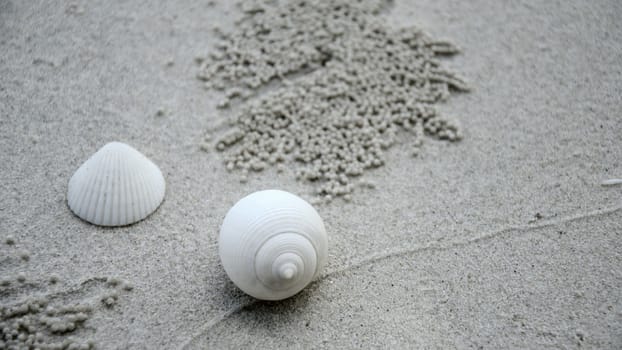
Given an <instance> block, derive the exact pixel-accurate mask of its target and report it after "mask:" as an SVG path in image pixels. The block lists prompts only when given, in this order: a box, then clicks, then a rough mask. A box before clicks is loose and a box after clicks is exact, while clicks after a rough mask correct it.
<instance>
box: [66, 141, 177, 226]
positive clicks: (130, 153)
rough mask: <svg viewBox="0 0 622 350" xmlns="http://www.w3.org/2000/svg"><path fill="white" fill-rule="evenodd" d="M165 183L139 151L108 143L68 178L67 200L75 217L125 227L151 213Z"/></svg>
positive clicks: (160, 201)
mask: <svg viewBox="0 0 622 350" xmlns="http://www.w3.org/2000/svg"><path fill="white" fill-rule="evenodd" d="M165 189H166V184H165V182H164V177H163V176H162V172H161V171H160V169H159V168H158V167H157V166H156V165H155V164H154V163H153V162H152V161H150V160H149V159H148V158H147V157H145V156H144V155H143V154H142V153H140V152H138V151H137V150H135V149H134V148H132V147H130V146H128V145H126V144H124V143H121V142H111V143H108V144H106V145H105V146H104V147H102V148H101V149H100V150H99V151H97V152H96V153H95V154H93V155H92V156H91V158H89V159H88V160H87V161H86V162H85V163H84V164H82V166H80V168H78V170H76V172H75V173H74V174H73V176H72V177H71V179H70V180H69V188H68V190H67V203H68V204H69V208H70V209H71V211H73V212H74V214H76V215H77V216H78V217H80V218H81V219H83V220H86V221H88V222H90V223H92V224H95V225H100V226H124V225H129V224H132V223H135V222H137V221H140V220H142V219H144V218H146V217H147V216H149V214H151V213H153V212H154V211H155V210H156V209H157V208H158V206H159V205H160V203H162V200H163V199H164V192H165Z"/></svg>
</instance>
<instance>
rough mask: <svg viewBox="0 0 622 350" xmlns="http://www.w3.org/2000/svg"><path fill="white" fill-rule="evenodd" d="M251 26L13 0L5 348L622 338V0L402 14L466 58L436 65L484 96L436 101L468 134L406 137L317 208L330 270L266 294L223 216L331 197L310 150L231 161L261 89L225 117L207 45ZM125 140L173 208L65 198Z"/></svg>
mask: <svg viewBox="0 0 622 350" xmlns="http://www.w3.org/2000/svg"><path fill="white" fill-rule="evenodd" d="M251 12H252V10H251ZM374 16H376V15H374ZM241 17H242V11H241V9H239V8H237V7H236V6H235V5H233V4H232V2H228V1H207V0H206V1H196V0H188V1H157V2H138V1H131V2H128V1H105V2H97V3H96V2H88V1H17V0H0V164H2V166H1V167H0V180H1V181H0V311H1V314H0V316H1V319H0V324H1V327H0V335H2V337H9V338H8V339H10V342H11V344H16V343H17V344H26V343H27V342H28V341H29V336H30V335H32V337H31V338H30V339H31V340H32V341H33V342H37V341H39V342H40V343H41V344H48V345H56V346H57V348H63V347H64V348H78V349H80V348H84V349H89V348H97V349H128V348H131V349H181V348H184V349H203V348H251V347H258V348H343V349H346V348H370V347H372V348H483V349H495V348H570V349H572V348H598V349H619V348H622V294H621V293H620V290H622V185H621V184H620V181H617V180H616V179H620V178H622V3H621V2H620V1H617V0H601V1H581V0H565V1H562V0H554V1H538V0H525V1H496V0H473V1H455V0H435V1H433V0H413V1H406V0H403V1H402V0H397V1H395V2H394V3H393V4H391V5H390V6H383V7H382V11H381V12H380V13H379V14H378V15H377V20H379V21H380V22H381V23H382V24H383V25H384V26H386V27H387V28H393V29H395V30H397V29H399V28H404V27H410V26H415V27H417V28H419V29H421V30H423V31H424V32H425V33H427V34H428V35H429V37H430V38H433V39H434V40H437V41H439V42H446V43H453V44H455V45H456V46H457V47H459V48H460V49H461V51H460V53H459V54H456V55H451V56H447V57H443V58H441V59H440V60H441V62H442V68H443V71H444V72H445V71H446V72H456V73H458V74H459V76H460V77H461V79H462V78H464V81H465V82H468V85H469V87H470V88H471V90H470V91H469V92H467V93H453V91H452V93H451V97H450V98H443V99H438V100H435V101H434V106H433V107H434V109H435V111H436V113H438V115H439V116H447V117H448V118H452V120H455V121H456V123H457V124H459V128H458V127H456V128H455V129H448V130H447V132H446V133H445V137H441V135H436V136H437V137H434V134H432V135H431V136H433V137H427V138H426V139H425V142H423V144H421V145H420V146H417V148H418V150H417V153H418V155H417V157H413V156H412V154H413V144H412V143H413V141H414V139H413V137H412V135H410V134H409V133H408V132H403V133H397V134H396V135H395V142H394V143H393V144H392V145H391V147H388V148H386V149H383V153H382V158H381V159H382V164H378V165H377V166H371V167H369V168H365V171H364V172H362V173H361V175H356V176H355V178H354V179H352V181H354V180H356V181H361V180H362V181H363V183H364V184H367V185H364V186H360V187H358V188H357V190H356V191H351V192H348V193H347V194H348V197H347V200H345V199H346V198H343V197H344V196H341V194H342V193H340V192H339V188H337V187H335V186H333V187H331V188H336V190H335V191H336V192H334V194H336V195H335V196H332V197H337V198H333V200H330V201H323V202H322V203H319V204H318V205H317V210H318V212H319V213H320V215H321V216H322V217H323V219H324V222H325V225H326V228H327V231H328V232H329V235H330V236H329V256H328V263H327V267H326V269H325V271H324V272H323V273H322V274H321V275H320V277H319V279H318V280H317V281H316V282H314V283H312V284H311V285H310V286H309V287H308V288H306V289H305V290H303V292H301V293H300V294H298V295H296V296H295V297H293V298H290V299H287V300H285V301H282V302H270V303H268V302H258V301H256V300H254V299H252V298H250V297H249V296H246V295H244V294H243V293H242V292H241V291H240V290H238V289H237V288H236V287H235V286H234V285H233V284H232V282H231V281H230V280H229V279H228V278H227V276H226V274H225V272H224V270H223V268H222V266H221V265H220V262H219V258H218V249H217V247H218V246H217V237H218V230H219V226H220V224H221V222H222V219H223V218H224V215H225V213H226V212H227V210H228V209H229V208H230V207H231V206H232V205H233V204H234V203H235V202H236V201H237V200H238V199H240V198H242V197H243V196H244V195H246V194H248V193H250V192H253V191H256V190H260V189H266V188H280V189H284V190H287V191H290V192H294V193H297V194H299V195H301V196H303V197H305V198H308V199H312V198H314V197H315V196H317V195H318V187H317V186H314V184H313V183H309V181H307V180H305V179H304V178H301V176H300V175H301V174H300V169H301V168H304V167H301V165H300V164H297V163H296V162H295V161H292V162H283V164H282V166H281V167H276V166H265V167H263V168H262V169H261V171H258V172H255V171H250V172H244V166H245V164H247V163H245V161H244V160H242V161H241V162H240V166H241V167H242V169H238V168H237V167H235V164H234V169H233V171H228V170H227V157H229V156H231V155H232V154H235V150H236V148H235V147H237V145H233V146H232V148H230V149H229V148H227V149H225V150H223V151H222V152H220V151H218V150H217V149H216V145H217V142H218V140H220V138H221V137H223V136H224V135H226V134H227V132H228V131H229V130H230V129H231V128H232V127H235V126H236V125H235V120H236V119H235V118H236V116H237V115H238V113H240V111H242V110H243V108H242V102H243V101H241V99H239V98H234V99H232V100H231V101H230V103H229V104H230V107H229V108H218V105H219V103H220V101H223V98H224V97H225V93H226V92H227V91H223V92H221V91H219V90H218V89H213V88H211V87H208V88H207V89H206V87H205V82H203V81H201V80H199V79H197V74H198V73H200V72H201V71H202V68H201V66H200V65H198V64H197V62H196V58H197V57H199V58H204V57H207V56H208V55H209V54H210V53H213V52H215V48H216V47H217V46H218V45H219V43H220V40H221V39H219V38H218V35H215V33H214V27H218V28H219V30H221V31H222V32H229V33H231V32H234V31H235V30H236V28H239V27H236V26H235V21H236V20H238V19H240V18H241ZM331 57H335V56H331ZM321 62H322V60H320V65H321ZM307 73H308V72H302V73H301V72H297V74H296V77H295V78H294V79H292V80H293V81H294V83H296V81H297V80H296V79H299V78H300V79H303V80H304V79H307V78H308V76H309V75H308V74H307ZM316 73H317V71H316ZM305 76H306V77H307V78H305ZM280 88H282V86H280V85H279V83H278V82H277V83H274V84H267V85H266V86H262V87H261V89H259V91H253V94H254V93H257V94H258V95H260V96H249V102H252V101H251V100H255V101H256V100H257V99H259V98H264V97H266V96H270V94H271V93H275V92H278V91H279V90H278V89H280ZM440 89H441V90H439V91H441V92H443V93H444V90H443V89H442V88H440ZM251 90H252V89H251ZM449 90H451V89H449ZM234 95H235V94H234ZM445 97H447V96H446V95H445ZM221 107H223V106H221ZM457 130H459V131H460V133H461V135H460V136H461V138H462V139H461V140H459V141H458V140H455V141H457V142H448V141H449V140H448V139H449V136H451V135H454V134H456V133H457ZM206 135H209V136H210V137H211V138H210V139H208V140H206ZM110 141H121V142H125V143H128V144H130V145H131V146H132V147H135V148H136V149H137V150H139V151H140V152H141V153H143V154H144V155H145V156H147V157H148V158H149V159H151V160H152V161H153V162H154V163H155V164H157V165H158V166H159V167H160V169H161V170H162V173H163V175H164V177H165V179H166V195H165V199H164V202H163V203H162V205H161V206H160V207H159V209H158V210H157V211H156V212H155V213H154V214H152V215H151V216H149V217H148V218H147V219H146V220H144V221H141V222H139V223H137V224H135V225H131V226H127V227H121V228H102V227H97V226H93V225H91V224H88V223H86V222H84V221H82V220H80V219H79V218H78V217H76V216H75V215H73V214H72V212H71V211H70V210H69V208H68V206H67V185H68V181H69V178H70V177H71V175H72V174H73V173H74V172H75V170H76V169H78V167H79V166H80V165H81V164H82V163H83V162H84V161H86V160H87V159H88V158H89V157H90V156H91V155H92V154H93V153H94V152H95V151H97V150H98V149H99V148H100V147H102V146H103V145H105V144H106V143H108V142H110ZM372 163H373V160H372ZM247 165H248V166H251V165H249V164H247ZM372 165H373V164H372ZM251 167H252V166H251ZM311 170H313V169H311ZM306 174H308V172H307V173H306ZM322 174H323V173H322ZM316 175H317V174H316ZM297 176H298V178H299V179H300V180H297ZM322 176H324V175H322ZM243 177H244V178H243ZM303 177H304V176H303ZM331 177H332V175H330V174H329V175H326V177H325V178H323V177H320V179H322V181H327V182H330V181H331ZM241 179H242V180H243V181H241ZM320 187H321V186H320ZM331 191H332V190H331ZM330 193H333V192H330V191H324V192H322V190H320V192H319V194H320V195H322V196H325V195H326V194H330ZM20 336H21V338H20ZM2 337H0V338H2ZM0 341H4V340H2V339H0ZM6 344H7V342H5V343H4V344H0V348H3V347H6ZM72 344H73V345H72Z"/></svg>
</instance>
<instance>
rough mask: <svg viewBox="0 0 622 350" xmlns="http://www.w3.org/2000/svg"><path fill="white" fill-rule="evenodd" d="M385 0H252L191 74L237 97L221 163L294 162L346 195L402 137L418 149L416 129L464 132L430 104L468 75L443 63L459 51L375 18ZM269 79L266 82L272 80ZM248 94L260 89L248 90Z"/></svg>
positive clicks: (326, 194)
mask: <svg viewBox="0 0 622 350" xmlns="http://www.w3.org/2000/svg"><path fill="white" fill-rule="evenodd" d="M386 5H387V2H386V1H380V0H359V1H346V0H338V1H321V0H315V1H310V0H294V1H279V2H273V1H252V2H245V3H243V4H242V5H241V8H242V10H243V11H244V16H243V18H242V19H241V20H240V21H239V23H238V25H237V26H236V28H235V30H234V31H233V32H232V33H220V36H221V39H222V40H221V42H220V43H219V44H218V45H217V51H215V52H213V53H212V54H211V55H210V56H209V57H208V58H207V59H206V60H205V61H203V62H202V65H201V68H200V72H199V74H198V77H199V78H200V79H202V80H204V81H205V84H206V86H207V87H208V88H214V89H217V90H224V95H225V100H224V101H223V102H221V103H220V104H219V105H220V106H221V107H227V106H229V105H230V103H231V101H232V100H234V99H241V100H244V101H247V102H245V103H244V104H243V105H242V108H241V109H240V111H239V112H238V113H237V118H236V120H235V123H234V126H233V128H232V129H231V130H230V131H229V132H228V133H226V134H225V135H224V136H222V137H220V138H219V139H217V140H216V149H217V150H219V151H224V153H225V155H224V161H225V164H226V167H227V169H229V170H236V169H238V170H241V171H242V172H243V174H242V179H245V177H246V176H247V173H248V172H250V171H261V170H263V169H265V168H266V167H268V166H277V169H280V170H282V169H283V168H284V165H283V164H286V163H294V164H297V165H298V166H297V167H296V177H297V178H298V179H300V180H304V181H310V182H312V183H315V184H316V194H317V195H319V196H320V197H322V198H326V199H331V198H333V197H335V196H344V198H346V199H348V197H349V194H350V193H351V192H352V191H353V190H354V185H353V181H352V179H353V178H355V177H358V176H360V175H362V174H363V173H364V171H366V170H368V169H372V168H376V167H379V166H381V165H383V164H384V161H385V157H384V152H385V150H386V149H387V148H389V147H391V146H392V145H394V144H395V143H397V142H400V141H401V140H404V139H405V137H403V136H401V137H400V136H399V134H400V133H404V134H405V133H408V134H410V135H411V139H412V153H413V155H417V154H418V152H419V149H420V147H421V145H422V142H423V137H424V135H426V136H429V137H435V138H437V139H443V140H448V141H457V140H460V139H461V137H462V136H461V131H460V129H459V127H458V126H457V125H456V124H455V123H453V122H451V121H449V120H448V119H445V118H443V117H441V116H440V115H439V114H438V112H437V110H436V109H435V108H434V104H435V103H437V102H440V101H443V100H445V99H447V98H448V97H449V95H450V91H452V90H454V91H467V90H468V87H467V85H466V84H465V82H464V81H463V80H462V79H460V78H459V77H457V76H456V75H455V74H453V73H451V72H448V71H446V70H444V69H442V68H441V62H440V61H439V58H440V57H443V56H448V55H453V54H456V53H457V52H458V50H457V48H456V47H455V46H453V45H452V44H450V43H448V42H444V41H434V40H432V39H430V38H429V37H428V36H426V35H425V34H424V33H422V32H421V31H419V30H418V29H415V28H402V29H398V30H394V29H391V28H389V27H387V25H386V24H384V23H382V20H381V18H380V12H381V11H382V10H383V8H384V7H385V6H386ZM274 82H280V83H281V84H278V85H277V87H276V88H274V89H266V88H265V87H268V86H273V85H274V84H273V83H274ZM251 97H256V98H252V99H251Z"/></svg>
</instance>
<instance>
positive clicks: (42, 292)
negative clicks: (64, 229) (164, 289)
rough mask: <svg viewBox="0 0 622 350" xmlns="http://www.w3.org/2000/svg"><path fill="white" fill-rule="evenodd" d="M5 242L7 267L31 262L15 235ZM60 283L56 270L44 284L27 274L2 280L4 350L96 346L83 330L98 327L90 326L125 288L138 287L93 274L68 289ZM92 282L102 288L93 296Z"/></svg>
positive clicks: (0, 332) (1, 339)
mask: <svg viewBox="0 0 622 350" xmlns="http://www.w3.org/2000/svg"><path fill="white" fill-rule="evenodd" d="M4 243H5V245H3V246H0V254H4V255H3V257H4V260H3V262H4V263H5V265H4V266H15V265H17V266H16V267H23V265H24V264H27V263H29V262H30V254H29V253H28V252H27V251H25V250H18V249H17V247H16V245H17V243H16V240H15V238H14V237H12V236H8V237H6V238H5V240H4ZM7 248H8V249H7ZM25 257H27V258H25ZM20 265H21V266H20ZM0 272H2V273H4V272H5V271H0ZM59 282H60V280H59V277H58V275H56V274H54V273H52V274H50V275H49V276H47V281H43V282H42V281H41V279H40V278H33V277H32V276H27V275H26V274H25V273H23V272H19V273H17V274H16V276H14V277H12V278H11V277H3V278H2V279H0V349H41V350H62V349H65V350H72V349H73V350H88V349H94V348H95V347H96V346H95V345H96V344H95V342H94V341H92V340H83V339H80V338H81V337H82V336H83V335H84V332H80V331H81V330H84V329H87V328H88V329H89V330H90V331H94V328H92V326H91V327H87V326H85V324H86V323H87V322H88V320H89V319H90V318H91V316H92V315H93V314H94V313H95V312H96V311H97V310H98V308H99V306H100V305H101V306H102V307H104V308H106V309H109V308H112V307H114V306H115V305H116V304H117V302H118V299H119V294H120V293H121V292H124V291H131V290H133V286H132V285H131V284H130V283H129V282H127V281H124V280H122V279H120V278H118V277H92V278H89V279H88V280H86V281H84V282H82V283H80V285H79V286H78V287H77V288H72V289H63V288H62V287H61V286H58V283H59ZM89 286H91V287H99V291H100V293H96V294H95V295H93V296H90V297H88V295H89V294H90V293H87V292H86V289H87V288H88V287H89Z"/></svg>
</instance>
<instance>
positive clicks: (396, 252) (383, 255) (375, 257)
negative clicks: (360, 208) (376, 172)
mask: <svg viewBox="0 0 622 350" xmlns="http://www.w3.org/2000/svg"><path fill="white" fill-rule="evenodd" d="M620 210H622V207H621V206H617V207H611V208H605V209H598V210H592V211H590V212H587V213H579V214H574V215H570V216H566V217H563V218H559V219H556V220H547V221H544V222H542V223H539V224H536V225H519V226H516V225H513V226H509V227H505V228H502V229H499V230H496V231H490V232H485V233H483V234H481V235H479V236H476V237H473V238H470V239H465V240H456V241H452V242H449V243H448V244H438V243H436V242H430V243H428V244H423V245H416V246H412V247H410V248H405V249H389V250H386V251H384V252H380V253H373V254H371V255H368V256H366V257H365V258H363V259H361V260H359V261H356V262H354V263H352V264H349V265H346V266H343V267H340V268H336V269H334V270H329V271H327V272H326V273H324V274H322V275H320V277H319V278H318V279H317V280H315V281H314V282H312V285H316V284H317V283H319V282H320V281H322V280H324V279H326V278H328V277H330V276H332V275H339V274H343V273H345V272H347V271H349V270H352V269H355V268H357V267H361V266H363V265H366V264H369V263H372V262H377V261H380V260H385V259H389V258H393V257H399V256H404V255H409V254H415V253H419V252H423V251H429V250H437V251H443V250H448V249H452V248H458V247H464V246H467V245H470V244H474V243H478V242H483V241H487V240H490V239H494V238H497V237H500V236H502V235H504V234H508V233H510V232H522V233H527V232H532V231H535V230H538V229H542V228H546V227H552V226H557V225H560V224H563V223H568V222H573V221H578V220H582V219H585V218H592V217H599V216H603V215H609V214H613V213H615V212H618V211H620ZM256 302H257V300H249V301H247V302H242V303H240V304H238V305H236V306H234V307H232V308H231V309H229V310H226V311H223V312H221V313H220V314H218V315H217V316H215V317H213V318H212V319H211V320H209V321H208V322H207V323H205V324H204V325H203V326H202V327H201V328H200V329H199V330H198V331H197V332H196V333H195V334H193V335H192V337H190V339H188V340H187V341H185V342H184V343H182V345H181V346H180V349H187V348H188V346H189V345H191V343H192V342H193V341H194V340H196V339H197V338H198V337H200V336H202V335H205V334H206V333H207V332H209V331H210V330H211V329H212V328H214V327H215V326H217V325H218V324H220V323H222V322H224V321H225V320H227V319H228V318H229V317H231V316H232V315H234V314H236V313H238V312H239V311H241V310H242V309H244V308H246V307H248V306H251V305H253V304H254V303H256Z"/></svg>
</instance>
